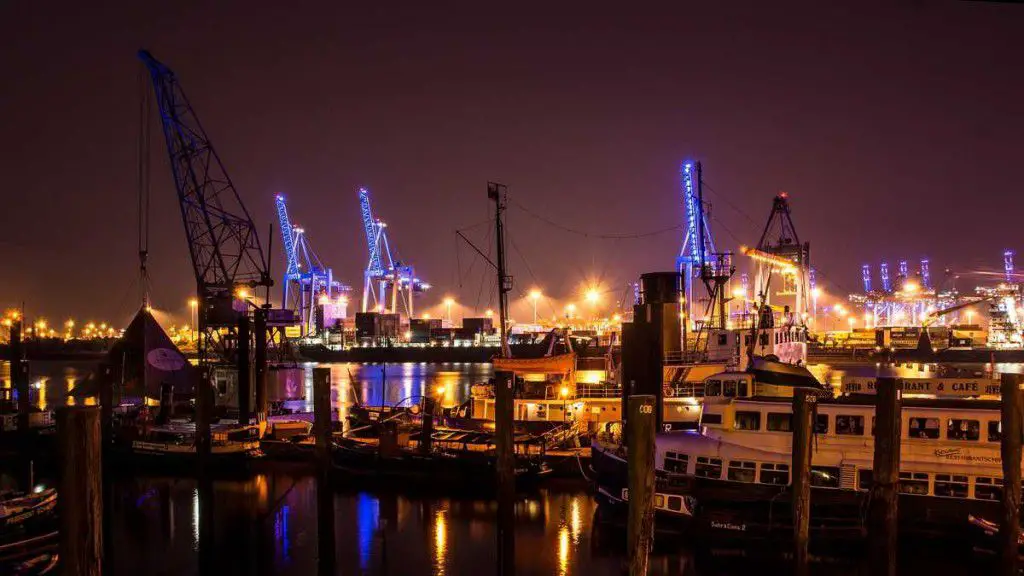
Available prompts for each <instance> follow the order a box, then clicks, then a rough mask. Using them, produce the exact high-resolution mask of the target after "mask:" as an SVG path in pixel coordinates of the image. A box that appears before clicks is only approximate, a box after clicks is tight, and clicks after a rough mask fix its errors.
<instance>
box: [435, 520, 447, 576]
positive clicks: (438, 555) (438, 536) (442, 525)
mask: <svg viewBox="0 0 1024 576" xmlns="http://www.w3.org/2000/svg"><path fill="white" fill-rule="evenodd" d="M446 514H447V510H445V509H444V508H438V509H437V510H435V511H434V574H437V575H438V576H443V574H445V567H446V565H447V561H448V519H447V516H446Z"/></svg>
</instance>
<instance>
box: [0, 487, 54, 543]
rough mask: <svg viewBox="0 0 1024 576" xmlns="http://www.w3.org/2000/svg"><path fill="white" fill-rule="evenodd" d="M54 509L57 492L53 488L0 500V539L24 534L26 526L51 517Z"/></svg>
mask: <svg viewBox="0 0 1024 576" xmlns="http://www.w3.org/2000/svg"><path fill="white" fill-rule="evenodd" d="M56 508H57V490H55V489H53V488H45V489H42V490H40V491H38V492H35V493H32V494H17V495H12V496H10V497H8V498H6V499H3V500H0V537H3V536H4V535H7V534H11V533H21V532H24V531H25V528H26V526H27V525H29V524H31V523H33V522H38V521H42V520H45V519H46V518H48V517H52V516H53V515H54V512H55V510H56Z"/></svg>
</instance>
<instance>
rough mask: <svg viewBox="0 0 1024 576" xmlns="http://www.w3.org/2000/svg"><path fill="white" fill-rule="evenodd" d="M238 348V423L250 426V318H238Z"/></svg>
mask: <svg viewBox="0 0 1024 576" xmlns="http://www.w3.org/2000/svg"><path fill="white" fill-rule="evenodd" d="M237 342H238V346H237V348H236V350H235V352H236V354H235V367H236V368H237V369H238V423H239V424H241V425H242V426H248V425H249V422H250V421H251V420H252V413H251V403H250V401H251V398H252V364H251V363H250V358H249V352H250V344H251V342H252V323H251V322H250V320H249V316H248V315H246V314H243V315H241V316H239V317H238V340H237Z"/></svg>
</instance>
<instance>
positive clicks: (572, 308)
mask: <svg viewBox="0 0 1024 576" xmlns="http://www.w3.org/2000/svg"><path fill="white" fill-rule="evenodd" d="M575 313H576V305H575V304H573V303H572V302H570V303H568V304H566V306H565V317H566V318H568V319H570V320H572V316H573V314H575Z"/></svg>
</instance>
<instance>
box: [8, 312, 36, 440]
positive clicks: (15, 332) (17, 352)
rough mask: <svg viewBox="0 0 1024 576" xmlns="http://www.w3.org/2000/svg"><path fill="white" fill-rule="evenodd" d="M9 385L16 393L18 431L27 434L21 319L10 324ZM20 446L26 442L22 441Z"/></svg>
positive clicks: (25, 380) (26, 400) (29, 404)
mask: <svg viewBox="0 0 1024 576" xmlns="http://www.w3.org/2000/svg"><path fill="white" fill-rule="evenodd" d="M10 340H11V345H10V354H11V384H12V385H13V387H14V390H15V391H16V392H17V393H18V431H19V432H20V433H21V434H23V435H24V434H28V432H29V416H28V415H29V413H30V412H31V411H32V405H31V403H30V402H29V384H28V362H26V361H25V347H24V343H23V341H22V339H21V318H16V319H15V320H14V321H13V322H12V323H11V339H10ZM22 445H28V442H26V441H22Z"/></svg>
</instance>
